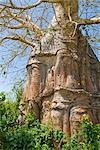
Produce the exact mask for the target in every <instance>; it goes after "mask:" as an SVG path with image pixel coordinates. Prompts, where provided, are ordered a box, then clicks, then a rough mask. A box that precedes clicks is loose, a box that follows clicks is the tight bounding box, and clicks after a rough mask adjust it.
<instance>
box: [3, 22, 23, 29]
mask: <svg viewBox="0 0 100 150" xmlns="http://www.w3.org/2000/svg"><path fill="white" fill-rule="evenodd" d="M0 26H4V27H7V28H10V29H21V28H24V26H23V25H21V24H19V25H16V26H11V25H8V24H5V23H4V24H2V23H0Z"/></svg>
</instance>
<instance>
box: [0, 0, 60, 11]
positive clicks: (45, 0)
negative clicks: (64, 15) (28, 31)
mask: <svg viewBox="0 0 100 150" xmlns="http://www.w3.org/2000/svg"><path fill="white" fill-rule="evenodd" d="M43 2H47V3H61V2H62V0H38V1H37V2H36V3H34V4H33V5H31V6H20V7H19V6H16V5H15V4H14V3H13V2H12V0H10V4H11V5H7V4H3V3H2V4H0V5H1V6H4V7H7V8H11V9H19V10H27V9H31V8H34V7H37V6H38V5H40V4H41V3H43Z"/></svg>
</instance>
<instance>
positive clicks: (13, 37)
mask: <svg viewBox="0 0 100 150" xmlns="http://www.w3.org/2000/svg"><path fill="white" fill-rule="evenodd" d="M5 40H14V41H20V42H22V43H25V44H27V45H29V46H32V47H33V48H34V47H35V44H34V43H32V42H31V41H29V40H27V39H25V38H24V37H22V36H19V35H16V36H6V37H4V38H2V39H1V41H0V43H2V42H3V41H5Z"/></svg>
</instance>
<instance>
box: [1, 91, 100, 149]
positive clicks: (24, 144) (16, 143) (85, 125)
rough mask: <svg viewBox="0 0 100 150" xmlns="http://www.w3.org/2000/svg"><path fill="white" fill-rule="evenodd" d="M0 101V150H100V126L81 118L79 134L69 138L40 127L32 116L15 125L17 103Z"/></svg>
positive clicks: (28, 115)
mask: <svg viewBox="0 0 100 150" xmlns="http://www.w3.org/2000/svg"><path fill="white" fill-rule="evenodd" d="M1 95H3V97H1V99H2V100H1V101H0V150H100V125H93V124H92V123H91V122H90V121H89V119H88V117H87V116H84V117H83V121H82V123H81V130H80V133H79V134H76V135H74V137H72V138H67V136H66V135H65V134H64V133H63V132H62V131H59V130H53V129H52V127H51V126H50V124H49V125H43V124H40V123H39V121H38V120H36V118H35V116H34V114H32V113H29V114H27V116H26V117H25V124H23V125H19V124H17V123H16V120H17V118H18V102H16V101H15V102H12V101H7V100H6V101H5V97H4V94H3V93H2V94H1Z"/></svg>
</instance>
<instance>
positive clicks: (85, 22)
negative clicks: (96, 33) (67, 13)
mask: <svg viewBox="0 0 100 150" xmlns="http://www.w3.org/2000/svg"><path fill="white" fill-rule="evenodd" d="M99 23H100V17H99V18H91V19H80V20H79V23H78V26H81V25H91V24H99Z"/></svg>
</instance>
